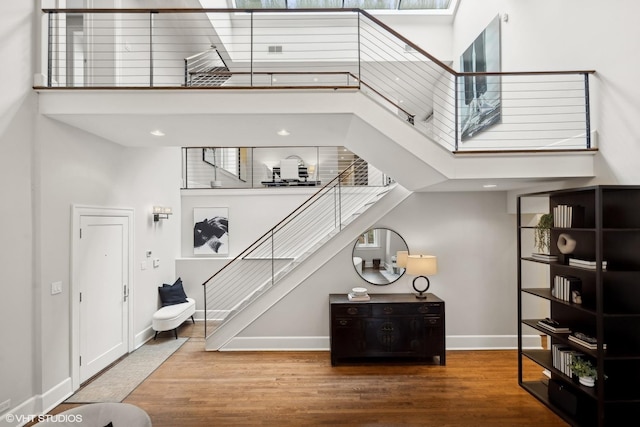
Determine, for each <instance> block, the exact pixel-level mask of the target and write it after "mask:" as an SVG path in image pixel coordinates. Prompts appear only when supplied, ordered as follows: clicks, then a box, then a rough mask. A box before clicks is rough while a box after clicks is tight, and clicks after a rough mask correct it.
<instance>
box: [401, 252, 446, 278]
mask: <svg viewBox="0 0 640 427" xmlns="http://www.w3.org/2000/svg"><path fill="white" fill-rule="evenodd" d="M437 272H438V262H437V258H436V257H435V256H433V255H409V256H408V257H407V274H410V275H412V276H431V275H433V274H436V273H437Z"/></svg>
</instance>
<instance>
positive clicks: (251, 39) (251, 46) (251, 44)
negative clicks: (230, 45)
mask: <svg viewBox="0 0 640 427" xmlns="http://www.w3.org/2000/svg"><path fill="white" fill-rule="evenodd" d="M249 13H250V14H251V34H250V37H249V43H250V45H249V55H250V59H249V87H253V11H250V12H249Z"/></svg>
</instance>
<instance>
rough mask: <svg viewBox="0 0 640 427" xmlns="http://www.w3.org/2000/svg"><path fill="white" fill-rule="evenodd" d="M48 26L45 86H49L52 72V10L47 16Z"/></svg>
mask: <svg viewBox="0 0 640 427" xmlns="http://www.w3.org/2000/svg"><path fill="white" fill-rule="evenodd" d="M47 21H48V25H49V28H48V30H47V42H48V43H49V46H47V87H51V81H52V76H51V74H52V73H53V29H52V28H53V12H49V14H48V17H47Z"/></svg>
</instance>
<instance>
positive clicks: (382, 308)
mask: <svg viewBox="0 0 640 427" xmlns="http://www.w3.org/2000/svg"><path fill="white" fill-rule="evenodd" d="M372 305H373V315H374V316H395V315H410V316H412V315H416V314H418V315H420V314H440V312H441V305H440V304H438V303H422V304H420V303H417V304H372Z"/></svg>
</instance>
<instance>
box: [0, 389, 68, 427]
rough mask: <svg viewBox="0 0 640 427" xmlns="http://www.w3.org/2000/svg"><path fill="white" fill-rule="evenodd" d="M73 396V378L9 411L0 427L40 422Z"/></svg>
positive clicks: (3, 417)
mask: <svg viewBox="0 0 640 427" xmlns="http://www.w3.org/2000/svg"><path fill="white" fill-rule="evenodd" d="M72 394H73V390H72V388H71V378H70V377H69V378H67V379H65V380H63V381H62V382H60V383H59V384H57V385H55V386H53V387H52V388H51V389H49V390H47V391H46V392H44V393H43V394H40V395H36V396H33V397H32V398H30V399H27V400H26V401H24V402H23V403H21V404H20V405H18V406H16V407H14V408H12V409H9V410H8V411H7V412H6V413H5V414H4V415H3V416H2V417H0V425H1V426H11V427H19V426H23V425H25V424H28V423H30V422H32V421H38V416H39V415H43V414H46V413H47V412H49V411H51V410H52V409H53V408H55V407H56V406H58V405H59V404H61V403H62V402H64V401H65V400H66V399H67V398H68V397H69V396H71V395H72Z"/></svg>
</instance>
